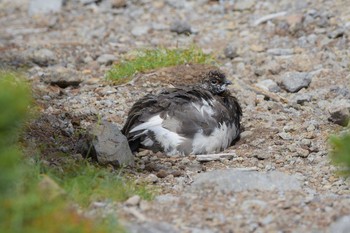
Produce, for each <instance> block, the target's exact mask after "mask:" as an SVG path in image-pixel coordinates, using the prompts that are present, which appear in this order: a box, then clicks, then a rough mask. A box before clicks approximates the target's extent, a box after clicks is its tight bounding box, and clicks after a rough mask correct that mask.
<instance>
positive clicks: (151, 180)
mask: <svg viewBox="0 0 350 233" xmlns="http://www.w3.org/2000/svg"><path fill="white" fill-rule="evenodd" d="M145 180H146V182H148V183H157V182H158V181H159V178H158V177H157V176H156V175H154V174H149V175H148V176H147V177H146V178H145Z"/></svg>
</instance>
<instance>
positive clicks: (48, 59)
mask: <svg viewBox="0 0 350 233" xmlns="http://www.w3.org/2000/svg"><path fill="white" fill-rule="evenodd" d="M30 58H31V60H32V61H33V63H35V64H37V65H39V66H48V65H53V64H55V63H56V55H55V53H54V52H53V51H51V50H49V49H38V50H35V51H34V52H33V53H32V54H31V55H30Z"/></svg>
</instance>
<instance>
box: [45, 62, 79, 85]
mask: <svg viewBox="0 0 350 233" xmlns="http://www.w3.org/2000/svg"><path fill="white" fill-rule="evenodd" d="M41 79H42V80H43V81H44V82H45V83H49V84H50V85H57V86H59V87H61V88H66V87H69V86H78V85H79V84H80V83H81V82H82V80H83V78H82V74H81V73H80V72H78V71H76V70H73V69H69V68H65V67H52V68H49V69H47V70H46V72H45V73H44V74H43V75H42V76H41Z"/></svg>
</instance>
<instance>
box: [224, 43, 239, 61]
mask: <svg viewBox="0 0 350 233" xmlns="http://www.w3.org/2000/svg"><path fill="white" fill-rule="evenodd" d="M224 55H225V57H227V58H229V59H233V58H235V57H238V54H237V47H236V46H235V45H232V44H229V45H227V46H226V48H225V49H224Z"/></svg>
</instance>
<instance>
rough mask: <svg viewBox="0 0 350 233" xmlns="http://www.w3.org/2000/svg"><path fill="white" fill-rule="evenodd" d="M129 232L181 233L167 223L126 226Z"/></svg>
mask: <svg viewBox="0 0 350 233" xmlns="http://www.w3.org/2000/svg"><path fill="white" fill-rule="evenodd" d="M126 229H127V232H130V233H164V232H167V233H180V231H179V230H177V229H176V228H175V227H174V226H172V225H170V224H168V223H165V222H158V221H157V222H153V221H147V222H144V223H136V222H133V223H129V224H127V225H126Z"/></svg>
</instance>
